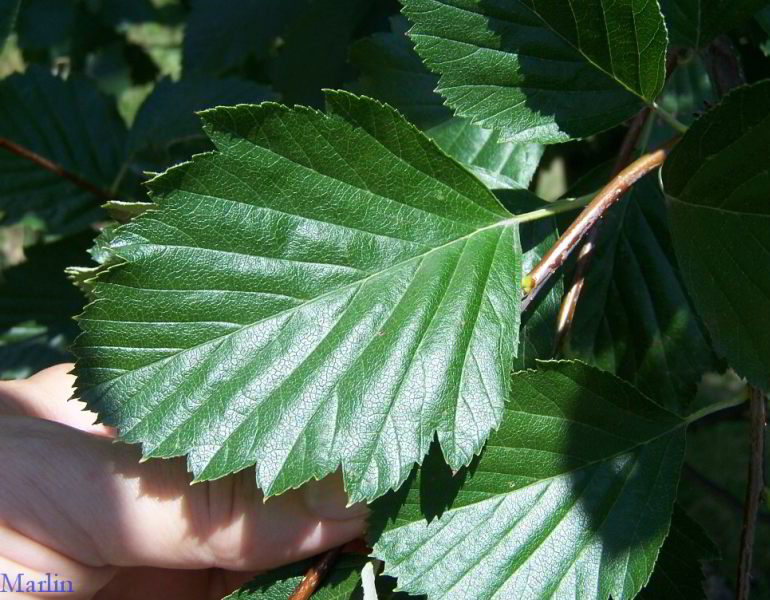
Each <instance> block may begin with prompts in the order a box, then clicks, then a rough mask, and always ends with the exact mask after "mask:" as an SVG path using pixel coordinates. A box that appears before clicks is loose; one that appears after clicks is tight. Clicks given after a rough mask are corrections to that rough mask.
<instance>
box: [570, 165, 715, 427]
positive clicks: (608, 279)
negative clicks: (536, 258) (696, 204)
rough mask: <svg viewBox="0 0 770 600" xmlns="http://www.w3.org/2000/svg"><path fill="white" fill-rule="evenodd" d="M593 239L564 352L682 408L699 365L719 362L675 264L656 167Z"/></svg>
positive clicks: (674, 407)
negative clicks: (592, 248)
mask: <svg viewBox="0 0 770 600" xmlns="http://www.w3.org/2000/svg"><path fill="white" fill-rule="evenodd" d="M605 180H606V179H605ZM596 247H597V248H598V249H599V251H597V252H596V253H595V256H594V257H593V260H592V264H591V268H590V269H589V271H588V274H587V276H586V281H585V285H584V286H583V293H582V297H581V299H580V302H578V305H577V309H576V311H575V316H574V319H573V323H572V327H571V329H570V336H569V338H568V342H567V344H566V346H565V356H567V357H572V358H580V359H581V360H585V361H587V362H589V363H590V364H593V365H596V366H598V367H600V368H602V369H604V370H607V371H610V372H613V373H615V374H617V375H618V376H620V377H622V378H623V379H625V380H626V381H630V382H631V383H633V384H634V385H636V386H637V387H638V388H639V389H640V390H641V391H642V392H643V393H645V394H647V395H648V396H649V397H650V398H653V399H654V400H656V401H657V402H659V403H660V404H661V405H663V406H665V407H667V408H669V409H670V410H674V411H676V412H679V413H682V412H685V411H686V409H687V408H688V407H689V405H690V404H691V402H692V400H693V398H694V397H695V392H696V388H697V384H698V382H699V381H700V379H701V377H702V375H703V373H705V372H706V371H709V370H712V369H714V368H715V367H716V365H715V364H714V363H715V359H714V356H713V352H712V350H711V345H710V342H709V339H708V335H707V334H706V332H705V329H704V328H703V326H702V325H701V323H700V321H699V319H698V317H697V315H696V313H695V309H694V307H693V306H692V303H691V301H690V299H689V298H688V295H687V292H686V291H685V287H684V283H683V282H682V277H681V274H680V273H679V269H678V267H677V263H676V258H675V254H674V249H673V246H672V242H671V234H670V232H669V228H668V222H667V215H666V207H665V200H664V198H663V195H662V194H661V192H660V187H659V184H658V182H657V176H656V175H650V176H648V177H646V178H644V179H643V180H642V181H640V182H639V183H637V184H636V185H635V186H634V187H633V188H632V190H631V191H630V192H629V193H628V194H626V196H625V198H623V199H622V200H621V201H620V202H619V204H618V206H615V207H614V208H613V209H612V210H610V211H608V213H607V214H606V215H605V217H604V219H603V223H602V227H601V230H600V232H599V238H598V240H597V243H596Z"/></svg>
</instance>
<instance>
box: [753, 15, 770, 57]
mask: <svg viewBox="0 0 770 600" xmlns="http://www.w3.org/2000/svg"><path fill="white" fill-rule="evenodd" d="M754 19H756V21H757V24H758V25H759V26H760V27H761V28H762V30H763V31H764V32H765V34H766V36H767V37H766V39H765V41H764V42H762V43H761V44H760V45H759V49H760V50H761V51H762V53H763V54H764V55H765V56H770V4H769V5H768V6H767V7H765V8H763V9H762V10H760V11H759V12H758V13H757V14H756V15H754Z"/></svg>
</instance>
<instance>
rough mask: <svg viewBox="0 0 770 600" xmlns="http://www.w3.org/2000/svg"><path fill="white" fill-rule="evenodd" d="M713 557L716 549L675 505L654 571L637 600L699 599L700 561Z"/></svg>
mask: <svg viewBox="0 0 770 600" xmlns="http://www.w3.org/2000/svg"><path fill="white" fill-rule="evenodd" d="M717 558H719V549H718V548H717V547H716V546H715V545H714V542H712V541H711V539H710V538H709V537H708V535H707V534H706V532H705V531H703V528H702V527H701V526H700V525H698V523H696V522H695V521H693V520H692V519H691V518H690V517H689V516H688V515H687V513H686V512H685V511H684V510H683V509H682V508H681V507H680V506H679V505H677V506H675V507H674V516H673V517H672V519H671V530H670V531H669V532H668V537H667V538H666V541H665V543H664V544H663V547H662V548H661V549H660V555H659V556H658V562H657V564H656V565H655V570H654V571H653V573H652V577H651V578H650V581H649V583H648V584H647V585H646V586H645V587H644V589H643V590H642V591H641V593H640V594H639V596H638V597H639V598H640V600H660V599H661V598H665V599H666V600H703V599H704V598H705V594H704V591H703V567H702V566H701V561H704V560H716V559H717Z"/></svg>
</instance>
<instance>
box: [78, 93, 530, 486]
mask: <svg viewBox="0 0 770 600" xmlns="http://www.w3.org/2000/svg"><path fill="white" fill-rule="evenodd" d="M327 104H328V106H327V113H326V114H324V113H320V112H317V111H314V110H311V109H306V108H301V107H297V108H293V109H290V108H287V107H285V106H281V105H277V104H272V103H266V104H262V105H260V106H246V105H242V106H239V107H235V108H219V109H215V110H211V111H206V112H204V113H203V115H202V116H203V119H204V123H205V129H206V131H207V133H208V135H209V136H210V137H211V139H212V141H213V142H214V144H215V146H216V147H217V151H216V152H214V153H209V154H204V155H199V156H196V157H194V158H193V160H192V161H191V162H189V163H187V164H185V165H182V166H179V167H175V168H173V169H171V170H169V171H168V172H166V173H165V174H164V175H162V176H160V177H158V178H156V179H154V180H153V181H151V182H150V184H149V185H150V189H151V192H152V195H153V199H154V201H155V203H156V205H157V208H156V210H152V211H148V212H146V213H144V214H142V215H140V216H139V217H137V218H136V219H135V220H134V221H133V222H132V223H130V224H128V225H125V226H123V227H121V228H119V229H118V230H117V232H116V236H115V238H114V239H113V240H112V242H111V252H112V253H113V255H114V257H115V260H120V261H123V264H121V265H119V266H114V267H112V268H111V269H110V270H108V271H106V272H105V273H103V274H102V275H100V278H99V280H98V281H97V282H96V284H95V286H94V289H93V294H94V295H95V297H96V298H97V299H96V301H95V302H94V303H93V304H91V305H89V307H88V308H87V309H86V311H85V313H84V314H83V316H82V317H81V318H80V325H81V327H82V329H83V334H82V335H81V336H80V338H79V339H78V342H77V345H76V352H77V354H78V355H79V357H80V360H79V361H78V368H77V371H78V387H79V390H80V394H81V396H82V397H83V398H85V399H86V400H87V401H88V403H89V405H90V406H91V407H92V408H94V409H96V410H97V411H98V412H99V413H100V415H101V417H102V419H103V420H104V421H106V422H109V423H111V424H114V425H117V426H118V427H119V429H120V432H121V435H122V438H123V439H124V440H126V441H128V442H141V443H142V444H143V450H144V454H145V456H153V457H171V456H178V455H182V454H185V453H186V454H188V464H189V466H190V468H191V469H192V471H193V472H194V474H195V476H196V478H197V479H198V480H203V479H213V478H217V477H222V476H224V475H227V474H229V473H232V472H234V471H238V470H240V469H243V468H246V467H248V466H250V465H252V464H254V463H256V465H257V468H256V477H257V482H258V485H259V487H260V488H262V489H263V490H265V492H266V494H267V495H274V494H278V493H281V492H283V491H285V490H287V489H289V488H293V487H297V486H299V485H300V484H302V483H303V482H305V481H308V480H309V479H311V478H319V477H322V476H323V475H326V474H328V473H331V472H332V471H334V470H336V469H337V468H338V466H339V465H340V464H342V467H343V472H344V476H345V483H346V489H347V490H348V492H349V494H350V496H351V499H352V500H353V501H357V500H362V499H373V498H376V497H377V496H380V495H382V494H383V493H385V492H386V491H387V490H389V489H391V488H395V487H398V485H400V484H401V483H402V482H403V481H404V479H405V478H406V477H407V476H408V474H409V472H410V470H411V467H412V464H414V463H415V462H418V461H420V460H422V458H423V456H424V455H425V454H426V452H427V451H428V448H429V445H430V442H431V440H432V439H433V437H434V434H435V433H436V432H437V433H438V437H439V440H440V441H441V445H442V448H443V451H444V455H445V456H446V458H447V460H448V461H449V463H450V464H451V465H453V466H454V468H460V467H462V466H463V465H465V464H467V463H468V462H469V461H470V460H471V459H472V457H473V455H474V454H476V453H477V452H478V451H479V450H480V449H481V447H482V445H483V443H484V441H485V440H486V438H487V435H488V434H489V432H490V431H491V430H492V429H494V428H495V427H497V425H498V424H499V422H500V418H501V415H502V409H503V402H504V399H505V398H506V397H507V394H508V387H509V379H510V377H509V368H510V365H511V364H512V362H513V357H514V353H515V348H516V345H517V343H518V329H519V303H520V300H519V295H520V290H519V283H518V282H519V281H520V278H521V267H520V258H521V256H520V254H521V251H520V246H519V238H518V226H517V225H518V224H517V219H516V218H515V217H511V215H510V213H508V212H507V211H506V210H505V209H504V208H503V206H502V205H501V204H500V203H499V202H498V201H497V199H496V198H495V197H494V196H493V195H492V194H491V193H490V192H489V191H488V190H487V189H486V188H484V186H483V185H482V184H481V183H480V182H479V181H478V180H476V179H475V178H474V177H473V176H472V175H471V174H469V173H468V172H467V171H466V170H465V169H464V168H463V167H462V166H461V165H459V164H458V163H456V162H454V161H453V160H452V159H450V158H449V157H447V156H446V155H445V154H444V153H442V152H441V151H440V150H439V149H438V148H437V147H436V146H435V145H434V144H433V143H432V142H430V141H429V140H428V139H427V138H426V137H425V136H423V135H422V134H421V133H420V132H419V131H418V130H417V129H415V128H414V127H412V126H411V125H409V124H408V123H407V122H406V121H405V120H404V119H403V118H402V117H401V116H400V115H399V114H398V113H396V112H395V111H394V110H393V109H391V108H390V107H387V106H384V105H381V104H379V103H377V102H375V101H373V100H370V99H368V98H363V97H356V96H353V95H351V94H348V93H343V92H328V93H327Z"/></svg>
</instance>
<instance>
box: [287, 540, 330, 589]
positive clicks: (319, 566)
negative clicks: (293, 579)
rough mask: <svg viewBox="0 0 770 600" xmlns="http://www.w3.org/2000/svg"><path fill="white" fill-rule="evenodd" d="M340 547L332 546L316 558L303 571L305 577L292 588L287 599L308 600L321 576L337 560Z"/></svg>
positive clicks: (323, 575)
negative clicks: (313, 562) (305, 571)
mask: <svg viewBox="0 0 770 600" xmlns="http://www.w3.org/2000/svg"><path fill="white" fill-rule="evenodd" d="M341 549H342V548H341V547H340V546H338V547H337V548H332V549H331V550H329V551H328V552H327V553H326V554H323V555H322V556H321V558H319V559H318V562H316V563H315V564H314V565H313V566H312V567H310V569H308V572H307V573H305V577H304V578H303V579H302V581H300V582H299V585H298V586H297V587H296V588H295V589H294V591H293V592H292V593H291V596H289V598H288V600H308V598H310V596H312V595H313V593H314V592H315V591H316V590H317V589H318V586H319V585H320V583H321V581H322V580H323V578H324V577H325V576H326V574H327V573H328V572H329V569H331V567H332V565H333V564H334V561H335V560H337V556H338V555H339V553H340V550H341Z"/></svg>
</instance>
